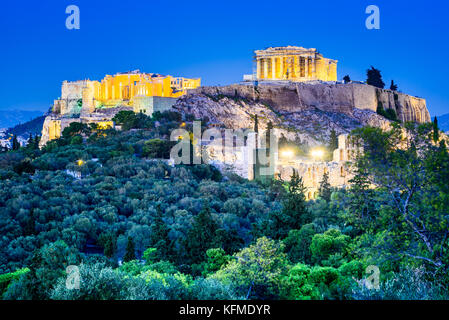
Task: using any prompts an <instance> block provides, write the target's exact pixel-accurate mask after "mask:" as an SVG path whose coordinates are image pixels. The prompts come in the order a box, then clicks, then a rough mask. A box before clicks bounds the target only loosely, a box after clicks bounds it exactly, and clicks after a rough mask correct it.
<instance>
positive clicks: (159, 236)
mask: <svg viewBox="0 0 449 320" xmlns="http://www.w3.org/2000/svg"><path fill="white" fill-rule="evenodd" d="M169 231H170V229H169V228H168V226H167V224H166V223H165V222H164V219H163V213H162V209H161V205H160V204H157V205H156V216H155V217H154V221H153V224H152V228H151V246H152V247H153V248H156V249H157V253H158V254H159V258H160V260H165V259H168V258H169V257H170V254H171V252H172V242H171V240H170V238H169V237H168V233H169Z"/></svg>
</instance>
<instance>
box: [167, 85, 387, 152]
mask: <svg viewBox="0 0 449 320" xmlns="http://www.w3.org/2000/svg"><path fill="white" fill-rule="evenodd" d="M256 90H258V92H254V96H253V97H251V94H248V86H244V85H233V86H225V87H203V88H201V89H199V90H192V91H191V92H190V93H189V94H187V95H186V96H184V97H182V98H180V99H179V100H178V101H177V103H176V104H175V105H174V107H173V108H174V109H175V110H177V111H179V112H181V113H184V114H193V115H194V116H195V117H196V118H202V119H204V118H208V119H209V122H211V123H214V124H218V125H223V126H224V127H226V128H233V129H239V128H252V127H253V126H254V115H256V114H257V116H258V119H259V126H260V128H261V129H262V130H264V129H265V128H266V125H267V123H268V122H269V121H271V122H272V123H273V126H274V128H275V129H277V130H278V132H279V135H280V134H283V135H284V136H285V137H286V138H287V139H289V140H297V139H298V138H299V139H300V140H301V141H302V142H307V143H308V144H309V145H317V144H323V143H327V142H328V141H329V135H330V132H331V130H335V132H336V133H337V134H344V133H349V132H350V131H351V130H353V129H355V128H357V127H361V126H365V125H371V126H375V127H382V128H385V127H387V126H388V124H389V123H390V121H389V120H387V119H385V118H384V117H382V116H379V115H378V114H377V113H376V112H374V111H372V110H368V109H359V108H353V107H351V106H349V105H343V104H341V106H340V107H339V106H338V105H334V106H333V107H332V108H329V109H331V110H325V109H326V108H325V107H324V106H323V105H311V104H307V103H306V101H301V98H299V97H300V95H297V93H296V92H295V91H294V90H292V89H291V88H289V87H270V88H261V87H259V88H258V89H256ZM261 91H262V93H261ZM323 94H324V93H323ZM261 96H263V98H262V97H261ZM304 100H305V99H304Z"/></svg>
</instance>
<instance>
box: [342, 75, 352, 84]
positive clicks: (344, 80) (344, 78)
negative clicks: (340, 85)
mask: <svg viewBox="0 0 449 320" xmlns="http://www.w3.org/2000/svg"><path fill="white" fill-rule="evenodd" d="M343 82H344V83H350V82H351V78H350V77H349V75H345V76H344V77H343Z"/></svg>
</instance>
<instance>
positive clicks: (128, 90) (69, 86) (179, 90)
mask: <svg viewBox="0 0 449 320" xmlns="http://www.w3.org/2000/svg"><path fill="white" fill-rule="evenodd" d="M199 86H201V79H200V78H197V79H188V78H182V77H179V78H177V77H172V76H163V75H159V74H151V73H141V72H140V71H138V70H136V71H131V72H127V73H117V74H116V75H113V76H111V75H106V76H105V78H104V79H103V80H101V81H91V80H80V81H73V82H68V81H64V82H63V84H62V90H61V97H60V98H59V99H57V100H55V102H54V105H53V112H54V113H57V114H61V115H67V116H72V115H77V114H80V113H82V112H84V113H93V112H94V111H95V109H96V108H98V107H116V106H133V105H134V103H135V102H136V101H137V100H138V101H139V103H141V101H142V97H166V98H179V97H180V96H182V95H184V94H185V93H186V90H188V89H195V88H198V87H199ZM136 99H137V100H136ZM135 100H136V101H135Z"/></svg>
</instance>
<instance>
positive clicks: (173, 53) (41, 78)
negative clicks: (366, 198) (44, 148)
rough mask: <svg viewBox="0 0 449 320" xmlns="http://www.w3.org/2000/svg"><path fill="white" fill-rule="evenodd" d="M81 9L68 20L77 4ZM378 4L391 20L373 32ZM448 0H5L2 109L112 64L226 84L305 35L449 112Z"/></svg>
mask: <svg viewBox="0 0 449 320" xmlns="http://www.w3.org/2000/svg"><path fill="white" fill-rule="evenodd" d="M69 5H77V6H78V7H79V9H80V29H79V30H68V29H67V28H66V23H65V22H66V19H67V17H68V16H69V15H68V14H66V13H65V11H66V7H67V6H69ZM368 5H377V6H378V7H379V9H380V30H368V29H367V28H366V27H365V20H366V18H367V17H368V14H366V13H365V10H366V7H367V6H368ZM448 10H449V2H448V1H446V0H445V1H443V0H438V1H437V0H432V1H427V2H426V1H416V0H408V1H405V0H404V1H403V0H394V1H392V0H389V1H384V0H370V1H365V0H344V1H343V0H340V1H336V0H334V1H329V0H320V1H310V0H307V1H302V0H294V1H292V0H276V1H264V0H258V1H246V0H240V1H235V0H226V1H213V0H208V1H194V0H192V1H176V0H172V1H166V0H165V1H162V0H132V1H123V0H121V1H115V0H109V1H103V0H90V1H87V0H70V1H65V0H53V1H48V0H41V1H4V2H2V4H1V6H0V36H1V37H0V39H1V41H0V67H1V69H0V70H1V76H0V93H1V101H0V109H1V110H14V109H26V110H44V111H45V110H47V109H48V108H49V107H50V106H51V104H52V103H53V100H54V99H57V98H58V97H59V96H60V92H61V83H62V81H63V80H69V81H73V80H80V79H91V80H101V79H102V78H103V77H104V75H106V74H115V73H117V72H124V71H130V70H135V69H140V70H141V71H144V72H148V73H160V74H169V75H173V76H184V77H201V78H202V84H203V85H226V84H231V83H237V82H239V81H241V80H242V76H243V74H250V73H252V70H253V65H252V58H253V55H254V50H257V49H264V48H267V47H270V46H286V45H295V46H302V47H306V48H317V49H318V50H319V51H320V52H321V53H322V54H323V55H324V56H325V57H327V58H332V59H337V60H338V61H339V62H338V78H339V79H342V78H343V77H344V76H345V75H346V74H348V75H350V77H351V79H353V80H366V70H367V69H368V68H369V67H370V66H371V65H372V66H374V67H376V68H378V69H380V70H381V71H382V75H383V78H384V82H385V83H386V84H387V86H389V84H390V81H391V80H392V79H394V81H395V82H396V83H397V84H398V86H399V90H401V91H402V92H404V93H408V94H412V95H415V96H419V97H423V98H425V99H426V100H427V106H428V108H429V111H430V114H431V116H435V115H441V114H445V113H449V88H448V84H447V78H448V75H449V59H448V58H449V50H448V49H449V41H448V36H447V35H448V34H449V22H448V21H447V12H448Z"/></svg>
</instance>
